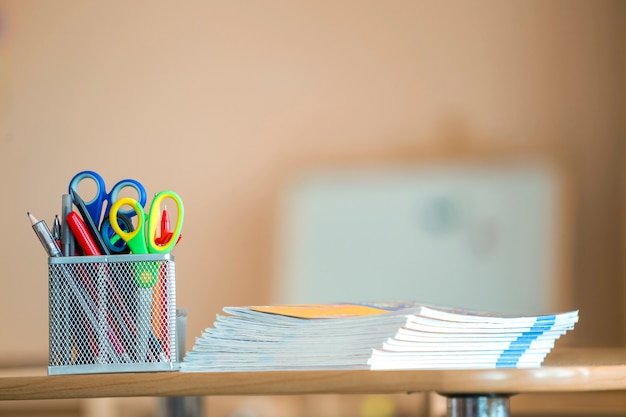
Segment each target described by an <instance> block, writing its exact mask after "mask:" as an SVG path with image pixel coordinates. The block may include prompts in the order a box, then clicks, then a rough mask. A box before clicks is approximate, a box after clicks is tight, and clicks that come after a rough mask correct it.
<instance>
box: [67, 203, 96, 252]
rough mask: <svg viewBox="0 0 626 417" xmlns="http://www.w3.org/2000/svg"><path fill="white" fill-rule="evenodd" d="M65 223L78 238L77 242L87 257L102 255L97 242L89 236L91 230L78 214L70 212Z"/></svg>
mask: <svg viewBox="0 0 626 417" xmlns="http://www.w3.org/2000/svg"><path fill="white" fill-rule="evenodd" d="M65 221H66V222H67V223H68V224H69V226H70V230H71V231H72V233H73V234H74V236H75V237H76V240H77V241H78V244H79V245H80V247H81V248H82V249H83V251H84V252H85V255H90V256H98V255H100V254H101V252H100V250H99V249H98V245H96V242H94V240H93V239H92V237H91V235H90V234H89V230H88V229H87V226H86V225H85V222H84V221H83V219H81V218H80V216H79V215H78V214H77V213H75V212H73V211H72V212H70V213H69V214H68V215H67V219H66V220H65Z"/></svg>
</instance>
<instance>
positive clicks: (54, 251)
mask: <svg viewBox="0 0 626 417" xmlns="http://www.w3.org/2000/svg"><path fill="white" fill-rule="evenodd" d="M26 214H28V218H29V219H30V223H31V225H32V226H33V230H34V231H35V233H36V234H37V237H38V238H39V240H40V241H41V244H42V245H43V247H44V249H45V250H46V252H47V253H48V256H49V257H51V258H53V257H57V256H61V249H60V248H59V245H58V244H57V242H56V240H54V237H53V236H52V233H50V229H48V225H46V222H45V220H37V219H36V218H35V216H33V215H32V214H30V212H27V213H26Z"/></svg>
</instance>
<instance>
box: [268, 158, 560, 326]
mask: <svg viewBox="0 0 626 417" xmlns="http://www.w3.org/2000/svg"><path fill="white" fill-rule="evenodd" d="M562 187H563V185H562V183H561V177H560V176H559V175H558V173H557V172H556V171H555V170H554V169H552V167H551V166H549V165H546V164H541V163H524V164H501V165H499V164H498V165H481V164H474V165H472V164H466V165H462V164H461V165H459V164H449V165H445V164H438V165H434V164H433V165H424V166H415V167H404V168H388V167H387V168H377V169H376V168H372V169H346V170H325V171H319V172H311V173H309V174H307V175H304V176H302V177H301V178H299V179H298V180H297V181H294V182H293V184H292V185H291V186H290V187H288V189H287V190H286V192H285V194H284V199H283V205H282V209H281V217H280V222H279V224H280V228H279V246H278V248H279V250H278V255H279V256H278V261H277V264H278V274H277V281H278V282H277V285H275V291H274V298H275V300H274V301H275V302H277V303H316V302H358V301H400V300H412V301H421V302H426V303H434V304H444V305H450V306H456V307H466V308H472V309H478V310H484V311H498V312H501V313H510V314H524V313H529V314H537V313H547V312H553V311H554V309H555V308H556V307H557V306H556V302H555V300H556V299H558V294H557V292H558V291H559V288H558V283H559V279H558V275H559V253H558V252H559V249H560V248H559V240H560V233H562V231H561V230H560V227H559V224H561V222H560V221H559V218H558V217H559V213H560V212H561V210H562V207H560V205H561V204H562V195H561V194H562Z"/></svg>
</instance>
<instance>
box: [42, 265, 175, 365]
mask: <svg viewBox="0 0 626 417" xmlns="http://www.w3.org/2000/svg"><path fill="white" fill-rule="evenodd" d="M48 291H49V297H48V298H49V320H50V323H49V325H50V326H49V332H50V349H49V352H50V356H49V362H48V374H49V375H62V374H81V373H107V372H144V371H145V372H149V371H170V370H177V369H178V362H177V359H176V358H177V352H176V273H175V263H174V257H173V256H171V255H169V254H165V255H160V254H159V255H113V256H73V257H59V258H49V259H48Z"/></svg>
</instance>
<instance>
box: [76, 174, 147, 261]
mask: <svg viewBox="0 0 626 417" xmlns="http://www.w3.org/2000/svg"><path fill="white" fill-rule="evenodd" d="M85 179H90V180H93V181H94V182H95V184H96V187H97V189H96V195H95V196H94V198H93V199H91V200H90V201H87V202H85V206H86V207H87V212H88V213H89V215H90V216H91V219H92V220H93V221H94V224H95V225H96V227H98V228H99V229H100V234H101V235H102V237H103V238H104V243H105V244H106V245H107V247H108V248H109V249H110V250H111V252H113V253H124V252H127V251H128V247H127V246H126V244H125V242H124V241H123V240H120V239H118V240H117V241H116V240H115V239H114V236H115V235H114V234H113V230H112V229H111V227H110V225H109V212H110V210H111V206H112V205H113V203H114V202H115V201H117V200H118V199H119V195H120V192H121V191H122V190H123V189H124V188H132V189H134V190H135V191H136V192H137V198H138V201H139V203H140V204H141V205H145V204H146V200H147V195H146V189H145V188H144V186H143V185H142V184H141V183H140V182H139V181H137V180H133V179H124V180H121V181H120V182H118V183H117V184H115V185H114V186H113V188H111V191H109V192H107V190H106V186H105V184H104V179H102V177H101V176H100V174H98V173H97V172H94V171H81V172H79V173H78V174H76V175H74V178H72V180H71V181H70V185H69V190H70V194H71V190H74V192H76V193H78V184H80V182H81V181H83V180H85ZM105 203H106V207H105ZM120 214H123V216H119V223H118V225H119V226H121V227H124V228H125V230H127V231H130V230H132V227H131V226H130V225H129V224H130V221H129V220H131V219H132V217H133V216H134V215H135V211H134V210H132V209H131V210H122V211H120Z"/></svg>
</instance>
